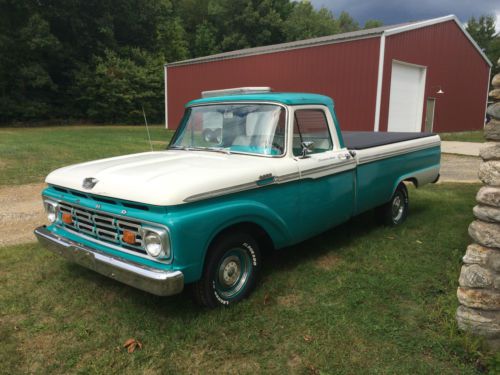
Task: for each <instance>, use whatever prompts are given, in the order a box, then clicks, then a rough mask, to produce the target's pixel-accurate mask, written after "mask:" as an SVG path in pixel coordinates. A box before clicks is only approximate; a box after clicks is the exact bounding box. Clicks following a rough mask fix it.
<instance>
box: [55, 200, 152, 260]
mask: <svg viewBox="0 0 500 375" xmlns="http://www.w3.org/2000/svg"><path fill="white" fill-rule="evenodd" d="M59 209H60V211H61V213H69V214H71V218H72V220H73V222H72V223H71V224H67V223H64V222H62V221H60V224H61V225H62V226H63V227H65V228H69V229H72V230H73V231H76V232H78V233H82V234H85V235H87V236H90V237H93V238H96V239H98V240H100V241H104V242H108V243H112V244H116V245H119V246H121V247H123V248H126V249H129V250H133V251H137V252H139V253H142V254H146V251H145V250H144V244H143V240H142V236H141V232H140V228H141V223H140V222H138V221H133V220H129V219H124V218H122V217H117V216H114V215H110V214H107V213H102V212H96V211H94V210H92V209H88V208H82V207H78V206H73V205H72V204H69V203H66V202H60V203H59ZM124 230H126V231H129V232H132V233H134V234H135V239H136V241H135V243H134V244H133V245H132V244H128V243H125V242H123V240H122V237H123V231H124Z"/></svg>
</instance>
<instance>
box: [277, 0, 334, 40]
mask: <svg viewBox="0 0 500 375" xmlns="http://www.w3.org/2000/svg"><path fill="white" fill-rule="evenodd" d="M283 29H284V33H285V38H286V40H287V41H293V40H301V39H308V38H314V37H318V36H324V35H333V34H337V33H338V32H339V25H338V23H337V22H336V21H335V18H334V17H333V14H332V12H331V11H329V10H328V9H326V8H321V9H320V10H319V11H316V10H315V9H314V8H313V6H312V5H311V3H310V2H308V1H301V2H298V3H295V4H294V7H293V10H292V12H291V13H290V16H289V17H288V18H287V19H286V21H285V22H284V23H283Z"/></svg>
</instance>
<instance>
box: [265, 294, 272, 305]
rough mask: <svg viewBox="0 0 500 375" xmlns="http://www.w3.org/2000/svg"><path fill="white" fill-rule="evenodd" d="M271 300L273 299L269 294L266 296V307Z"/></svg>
mask: <svg viewBox="0 0 500 375" xmlns="http://www.w3.org/2000/svg"><path fill="white" fill-rule="evenodd" d="M270 299H271V297H270V296H269V294H266V295H265V296H264V305H267V304H268V303H269V301H270Z"/></svg>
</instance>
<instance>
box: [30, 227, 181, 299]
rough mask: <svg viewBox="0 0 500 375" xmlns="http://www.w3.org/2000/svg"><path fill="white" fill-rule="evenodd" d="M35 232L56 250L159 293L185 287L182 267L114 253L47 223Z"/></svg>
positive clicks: (129, 282) (43, 243) (170, 293)
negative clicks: (55, 230)
mask: <svg viewBox="0 0 500 375" xmlns="http://www.w3.org/2000/svg"><path fill="white" fill-rule="evenodd" d="M35 236H36V237H37V239H38V241H39V242H40V243H41V244H42V245H43V246H44V247H46V248H47V249H48V250H50V251H52V252H53V253H55V254H58V255H61V256H63V257H64V258H66V259H68V260H70V261H72V262H75V263H77V264H79V265H82V266H84V267H87V268H90V269H91V270H94V271H96V272H98V273H100V274H102V275H104V276H108V277H110V278H112V279H115V280H118V281H120V282H122V283H124V284H127V285H130V286H133V287H135V288H137V289H141V290H144V291H146V292H149V293H152V294H156V295H158V296H170V295H173V294H177V293H180V292H181V291H182V289H183V288H184V275H183V273H182V272H181V271H166V270H160V269H156V268H152V267H148V266H144V265H142V264H139V263H134V262H131V261H129V260H126V259H124V258H119V257H114V256H111V255H109V254H106V253H104V252H102V251H100V250H97V249H94V248H91V247H88V246H85V245H82V244H80V243H76V242H74V241H71V240H68V239H67V238H63V237H61V236H58V235H55V234H54V233H52V232H50V231H49V230H47V228H46V227H45V226H42V227H39V228H36V229H35Z"/></svg>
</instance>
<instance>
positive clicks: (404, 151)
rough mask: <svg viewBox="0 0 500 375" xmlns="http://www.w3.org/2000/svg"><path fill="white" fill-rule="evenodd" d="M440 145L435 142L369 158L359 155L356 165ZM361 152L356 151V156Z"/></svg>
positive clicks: (438, 142)
mask: <svg viewBox="0 0 500 375" xmlns="http://www.w3.org/2000/svg"><path fill="white" fill-rule="evenodd" d="M440 145H441V142H440V141H436V142H432V143H427V144H425V145H421V146H414V147H411V148H404V149H400V150H394V151H388V152H384V153H382V154H377V155H369V156H362V155H361V156H359V157H358V164H366V163H371V162H374V161H377V160H381V159H387V158H391V157H394V156H398V155H402V154H409V153H411V152H416V151H422V150H426V149H428V148H433V147H439V146H440ZM361 151H363V150H359V151H358V155H359V154H360V153H361Z"/></svg>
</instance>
